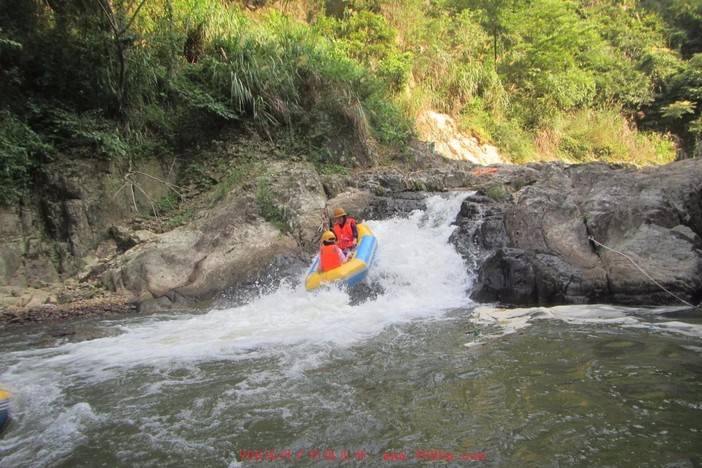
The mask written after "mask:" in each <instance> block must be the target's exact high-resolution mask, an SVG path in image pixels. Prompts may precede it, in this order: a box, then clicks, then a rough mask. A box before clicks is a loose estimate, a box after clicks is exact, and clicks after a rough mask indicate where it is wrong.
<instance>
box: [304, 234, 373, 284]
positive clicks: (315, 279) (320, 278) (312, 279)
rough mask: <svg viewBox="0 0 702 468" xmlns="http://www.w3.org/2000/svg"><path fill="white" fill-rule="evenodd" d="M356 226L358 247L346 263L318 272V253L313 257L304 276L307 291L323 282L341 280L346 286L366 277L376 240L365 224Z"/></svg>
mask: <svg viewBox="0 0 702 468" xmlns="http://www.w3.org/2000/svg"><path fill="white" fill-rule="evenodd" d="M356 227H357V228H358V247H356V251H355V252H354V253H353V256H352V257H351V259H350V260H348V261H347V262H346V263H344V264H343V265H341V266H340V267H338V268H334V269H333V270H330V271H325V272H324V273H320V272H319V271H317V270H318V269H319V255H317V256H316V257H314V260H312V265H310V269H309V270H307V277H306V278H305V287H306V288H307V290H308V291H312V290H314V289H317V288H318V287H320V286H321V285H323V284H327V283H336V282H342V283H344V284H345V285H346V286H354V285H356V284H358V283H360V282H361V281H363V280H364V279H365V278H366V276H367V275H368V269H369V268H370V266H371V263H372V262H373V257H374V256H375V250H376V249H377V248H378V241H377V239H376V238H375V235H374V234H373V232H372V231H371V230H370V228H369V227H368V226H366V225H365V224H362V223H361V224H357V225H356Z"/></svg>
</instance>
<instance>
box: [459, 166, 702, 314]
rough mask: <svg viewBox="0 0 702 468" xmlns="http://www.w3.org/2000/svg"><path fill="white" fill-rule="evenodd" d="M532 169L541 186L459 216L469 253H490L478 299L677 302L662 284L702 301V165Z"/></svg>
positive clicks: (480, 202)
mask: <svg viewBox="0 0 702 468" xmlns="http://www.w3.org/2000/svg"><path fill="white" fill-rule="evenodd" d="M532 169H534V170H537V171H539V178H538V180H537V181H536V182H534V183H532V184H529V185H527V186H524V187H522V188H520V189H519V190H517V191H516V192H513V193H512V194H510V196H509V197H507V198H506V199H503V200H499V201H495V200H487V199H486V198H481V199H473V200H467V201H466V203H465V204H464V207H463V209H462V211H461V214H460V215H459V217H458V220H457V224H458V225H459V229H458V230H457V233H456V234H455V235H454V238H453V240H454V243H455V244H456V245H457V246H458V248H459V251H461V253H462V254H464V255H469V254H471V252H473V253H472V254H471V255H473V256H475V255H476V254H475V253H474V252H475V251H476V250H477V251H478V253H480V252H482V253H483V255H484V254H485V252H487V253H488V255H489V256H490V257H489V259H488V260H487V261H486V262H485V263H483V264H482V265H481V266H480V268H479V280H478V283H477V285H476V288H475V290H474V292H473V295H474V297H475V298H479V299H480V300H491V301H492V300H496V301H504V302H508V303H512V304H520V305H552V304H560V303H579V302H596V301H606V302H613V303H622V304H642V303H644V304H645V303H650V304H661V303H672V302H676V299H674V298H673V297H671V296H670V295H668V294H667V293H665V292H664V291H662V290H661V288H660V287H659V286H658V285H657V284H656V282H658V283H660V284H662V285H663V286H665V287H666V288H668V289H669V290H671V291H673V292H674V293H676V294H677V295H679V296H681V297H682V298H684V299H686V300H688V301H691V302H693V303H696V302H697V301H699V300H700V298H702V248H701V243H700V242H701V241H700V232H702V229H701V228H702V215H701V214H700V208H699V203H700V202H701V196H702V161H699V160H697V161H681V162H676V163H672V164H669V165H667V166H663V167H656V168H647V169H644V170H635V169H633V168H622V167H611V166H607V165H603V164H590V165H581V166H571V167H567V166H563V165H558V164H556V165H554V164H549V165H540V166H532ZM483 213H485V214H486V215H485V216H484V217H483V219H480V216H481V214H483ZM476 233H479V234H477V235H476ZM590 236H593V237H594V238H595V239H596V240H597V241H599V242H601V243H602V244H604V245H606V246H607V247H609V248H610V249H615V250H617V251H619V252H622V253H625V254H626V255H627V256H628V257H629V258H631V259H632V260H634V261H635V262H636V263H637V264H638V265H639V266H640V267H641V268H642V269H643V270H645V271H646V272H647V273H648V274H649V275H650V276H651V277H652V278H653V279H651V278H650V277H648V276H647V275H645V274H643V273H642V272H641V271H640V270H639V269H638V268H637V267H636V266H634V265H633V264H632V263H631V261H630V260H629V259H627V258H625V257H623V256H622V255H620V254H619V253H617V252H614V251H613V250H610V249H607V248H604V247H602V246H600V245H595V244H593V243H591V242H590V241H589V237H590ZM476 245H477V247H476ZM502 247H506V249H505V248H502ZM471 249H472V250H471Z"/></svg>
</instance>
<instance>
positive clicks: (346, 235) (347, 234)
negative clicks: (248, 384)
mask: <svg viewBox="0 0 702 468" xmlns="http://www.w3.org/2000/svg"><path fill="white" fill-rule="evenodd" d="M331 230H332V231H334V234H335V235H336V240H337V242H338V244H337V245H338V246H339V248H340V249H341V250H342V251H343V252H344V255H345V256H348V255H349V253H350V252H351V251H352V250H353V249H355V248H356V244H357V243H358V228H357V227H356V220H355V219H353V218H352V217H351V216H349V215H347V214H346V211H345V210H344V209H343V208H337V209H335V210H334V222H333V223H332V226H331Z"/></svg>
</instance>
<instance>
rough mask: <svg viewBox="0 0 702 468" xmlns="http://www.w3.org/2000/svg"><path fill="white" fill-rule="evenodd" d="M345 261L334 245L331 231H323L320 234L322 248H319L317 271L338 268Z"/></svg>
mask: <svg viewBox="0 0 702 468" xmlns="http://www.w3.org/2000/svg"><path fill="white" fill-rule="evenodd" d="M345 261H346V255H344V252H342V251H341V249H340V248H339V246H338V245H336V236H335V235H334V233H333V232H331V231H324V234H322V246H321V247H320V248H319V271H320V272H322V273H324V272H325V271H330V270H333V269H334V268H337V267H340V266H341V265H343V264H344V262H345Z"/></svg>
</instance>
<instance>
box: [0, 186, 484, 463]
mask: <svg viewBox="0 0 702 468" xmlns="http://www.w3.org/2000/svg"><path fill="white" fill-rule="evenodd" d="M467 195H468V194H467V193H455V194H447V195H442V196H432V197H430V198H428V199H427V209H426V210H425V211H416V212H413V213H411V214H410V216H409V217H407V218H395V219H390V220H385V221H369V222H368V224H369V226H370V227H371V229H372V230H373V231H374V233H375V234H376V236H377V238H378V245H379V248H378V251H377V254H376V258H375V261H374V264H373V266H372V268H371V270H370V273H369V278H368V281H370V282H373V283H376V284H378V285H380V286H381V287H382V289H383V291H384V292H383V293H381V294H380V295H379V296H378V297H377V298H375V299H372V300H369V301H367V302H365V303H362V304H360V305H356V306H354V305H351V301H350V298H349V295H348V294H347V293H346V292H344V291H342V290H341V289H339V288H336V287H328V288H324V289H323V290H320V291H318V292H315V293H308V292H306V291H305V290H304V287H303V286H300V287H297V288H293V287H290V286H288V285H285V284H284V285H282V286H281V287H280V288H279V289H277V290H276V291H274V292H272V293H271V294H268V295H265V296H263V297H260V298H257V299H255V300H253V301H252V302H250V303H248V304H245V305H243V306H240V307H234V308H230V309H225V310H213V311H211V312H209V313H206V314H203V315H191V316H184V317H176V318H174V317H173V316H168V317H167V318H163V319H157V320H150V321H147V322H143V321H142V322H140V323H137V324H133V325H130V324H129V323H127V325H124V326H122V327H121V331H122V333H121V334H120V335H117V336H109V337H105V338H99V339H95V340H90V341H83V342H78V343H69V344H64V345H62V346H59V347H56V348H49V349H40V350H31V351H23V352H16V353H10V356H5V357H4V359H3V360H4V362H6V363H11V365H9V368H8V369H7V370H6V371H4V372H3V373H2V374H0V382H1V383H2V384H3V385H4V386H6V387H9V389H10V390H11V391H13V392H14V393H15V394H16V395H18V396H19V398H17V399H16V402H15V408H14V410H15V413H16V414H17V416H18V418H17V419H18V421H19V422H18V426H19V427H18V428H17V430H16V431H15V430H13V431H12V432H13V433H15V432H16V433H17V434H19V435H18V436H15V437H13V435H12V434H8V436H7V437H6V438H5V439H3V440H1V441H0V452H2V451H6V450H10V449H11V448H13V449H14V450H13V458H12V459H13V460H15V461H17V460H20V459H22V460H25V461H27V460H29V461H31V463H34V462H39V461H41V462H42V463H40V464H46V463H47V462H50V461H51V460H50V459H45V458H41V457H44V455H42V454H41V453H39V454H37V453H34V454H32V453H28V452H25V451H24V449H20V450H19V451H18V450H17V446H18V445H20V444H21V445H22V446H23V447H24V446H26V447H30V448H31V447H37V446H39V445H41V446H44V447H46V450H47V451H48V452H46V453H55V454H56V455H57V457H59V456H61V454H62V453H65V450H69V449H70V448H71V447H74V446H75V445H76V444H78V443H80V440H81V438H80V437H79V436H77V434H79V433H80V432H81V425H85V424H95V423H99V418H98V417H97V416H95V418H92V417H86V416H81V417H72V418H71V417H69V418H66V417H65V415H63V413H64V412H65V411H68V410H66V403H65V402H64V401H63V399H64V398H65V395H64V389H66V388H69V387H70V386H71V385H76V382H88V384H90V382H101V381H105V380H109V379H112V378H116V377H118V376H119V375H121V374H122V373H123V372H125V371H126V370H129V369H131V368H139V367H150V368H153V369H155V370H158V369H165V370H167V369H172V368H179V367H188V366H191V367H192V366H196V364H197V363H201V362H207V361H217V360H237V359H252V358H260V357H269V356H273V357H277V358H279V359H280V360H281V361H282V362H283V363H284V365H285V369H286V372H289V373H292V374H300V373H301V372H302V371H304V370H305V369H306V368H309V367H311V366H316V365H318V364H319V363H320V362H322V361H323V360H324V359H326V358H327V356H328V353H329V351H330V349H334V348H338V347H345V346H348V345H351V344H354V343H358V342H359V341H361V340H364V339H367V338H369V337H372V336H374V335H377V334H378V333H380V332H381V331H382V330H383V329H384V328H386V327H387V326H389V325H391V324H397V323H402V322H407V321H411V320H415V319H428V318H437V317H441V316H442V315H443V314H445V313H446V312H447V311H448V310H450V309H452V308H456V307H460V306H466V305H467V304H469V303H470V300H469V299H468V296H467V294H468V291H469V290H470V287H471V284H472V278H471V276H470V275H469V273H468V272H467V269H466V266H465V264H464V262H463V260H462V259H461V257H460V255H459V254H458V253H457V252H456V251H455V249H454V248H453V246H451V245H450V244H449V242H448V239H449V236H450V235H451V233H452V232H453V230H454V226H452V223H453V221H454V220H455V217H456V215H457V213H458V211H459V209H460V205H461V202H462V200H463V199H464V198H465V197H466V196H467ZM300 274H301V275H303V274H304V272H300ZM251 378H255V375H254V376H251ZM147 390H149V389H148V388H147ZM149 391H152V390H149ZM80 405H87V403H77V404H74V406H73V407H72V408H77V409H75V410H73V411H78V412H79V413H80V414H83V413H82V412H85V408H84V407H83V406H80ZM88 408H89V406H88ZM59 418H61V419H62V421H69V425H70V427H63V426H61V425H60V423H59ZM67 434H68V435H70V437H68V438H67V437H66V435H67ZM18 437H21V438H22V440H19V439H18ZM30 450H31V449H30ZM52 450H53V452H52ZM34 455H36V456H34ZM39 455H41V457H39ZM18 457H19V458H18ZM54 460H55V459H54ZM6 463H7V462H6V461H4V460H0V466H6ZM7 466H9V465H7Z"/></svg>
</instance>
